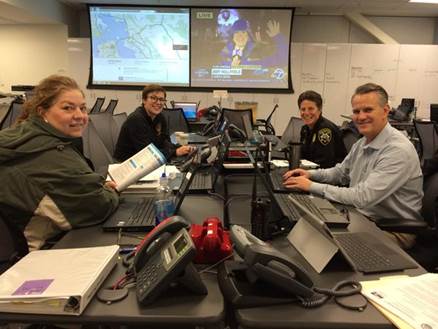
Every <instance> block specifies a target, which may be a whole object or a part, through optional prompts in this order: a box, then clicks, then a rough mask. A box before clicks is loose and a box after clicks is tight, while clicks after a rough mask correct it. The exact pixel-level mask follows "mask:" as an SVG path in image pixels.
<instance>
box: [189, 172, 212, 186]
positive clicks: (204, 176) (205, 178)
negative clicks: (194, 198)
mask: <svg viewBox="0 0 438 329" xmlns="http://www.w3.org/2000/svg"><path fill="white" fill-rule="evenodd" d="M212 189H213V186H212V181H211V174H210V173H209V172H197V173H196V174H195V177H193V180H192V183H191V184H190V190H212Z"/></svg>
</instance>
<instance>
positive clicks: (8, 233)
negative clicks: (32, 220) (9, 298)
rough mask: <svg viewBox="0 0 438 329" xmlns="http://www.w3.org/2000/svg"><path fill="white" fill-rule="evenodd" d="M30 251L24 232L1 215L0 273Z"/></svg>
mask: <svg viewBox="0 0 438 329" xmlns="http://www.w3.org/2000/svg"><path fill="white" fill-rule="evenodd" d="M28 252H29V249H28V246H27V241H26V238H25V237H24V234H23V232H22V231H21V230H20V229H19V228H18V227H16V226H15V225H13V224H12V223H10V222H8V221H7V220H6V219H5V218H4V217H3V215H0V274H1V273H3V272H4V271H6V270H7V269H8V268H9V267H11V266H12V265H14V264H15V263H16V262H17V261H18V260H20V258H22V257H23V256H25V255H26V254H27V253H28Z"/></svg>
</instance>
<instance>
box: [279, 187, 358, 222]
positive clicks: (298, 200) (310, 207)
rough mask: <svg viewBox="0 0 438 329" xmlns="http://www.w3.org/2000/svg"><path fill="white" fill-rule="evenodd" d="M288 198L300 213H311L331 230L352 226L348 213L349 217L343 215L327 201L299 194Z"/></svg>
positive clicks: (295, 193)
mask: <svg viewBox="0 0 438 329" xmlns="http://www.w3.org/2000/svg"><path fill="white" fill-rule="evenodd" d="M287 197H288V198H289V201H290V202H291V203H292V204H294V206H295V208H298V210H299V211H301V212H303V213H310V214H311V215H313V216H314V217H316V218H317V219H318V220H319V221H321V222H324V223H325V224H326V225H327V226H328V227H330V228H342V227H347V226H348V225H349V224H350V221H349V219H348V212H347V215H345V214H342V213H341V212H340V211H339V210H338V209H336V207H335V206H334V205H332V204H331V203H330V201H328V200H326V199H323V198H321V197H317V196H313V195H309V194H304V193H299V192H294V193H290V194H287Z"/></svg>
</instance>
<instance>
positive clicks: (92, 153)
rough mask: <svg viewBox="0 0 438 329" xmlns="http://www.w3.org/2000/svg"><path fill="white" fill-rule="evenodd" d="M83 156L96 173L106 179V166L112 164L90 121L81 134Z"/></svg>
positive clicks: (109, 154)
mask: <svg viewBox="0 0 438 329" xmlns="http://www.w3.org/2000/svg"><path fill="white" fill-rule="evenodd" d="M82 142H83V148H84V155H85V157H87V158H88V159H90V161H91V162H92V163H93V166H94V169H95V171H96V172H97V173H99V174H101V175H103V176H104V177H106V175H107V172H108V165H109V164H111V163H113V162H114V159H113V157H112V155H111V153H110V152H109V151H108V149H107V148H106V146H105V144H104V143H103V141H102V139H101V138H100V136H99V134H98V132H97V130H96V127H95V126H94V123H93V121H90V122H89V123H88V125H87V127H86V128H85V129H84V131H83V133H82Z"/></svg>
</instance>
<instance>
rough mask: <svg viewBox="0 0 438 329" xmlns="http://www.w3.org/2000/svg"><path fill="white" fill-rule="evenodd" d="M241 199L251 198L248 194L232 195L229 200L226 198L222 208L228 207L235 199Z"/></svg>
mask: <svg viewBox="0 0 438 329" xmlns="http://www.w3.org/2000/svg"><path fill="white" fill-rule="evenodd" d="M243 198H251V195H249V194H234V195H233V196H232V197H231V198H228V200H227V202H225V204H224V207H228V206H229V205H230V203H231V202H232V201H234V200H235V199H243Z"/></svg>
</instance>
